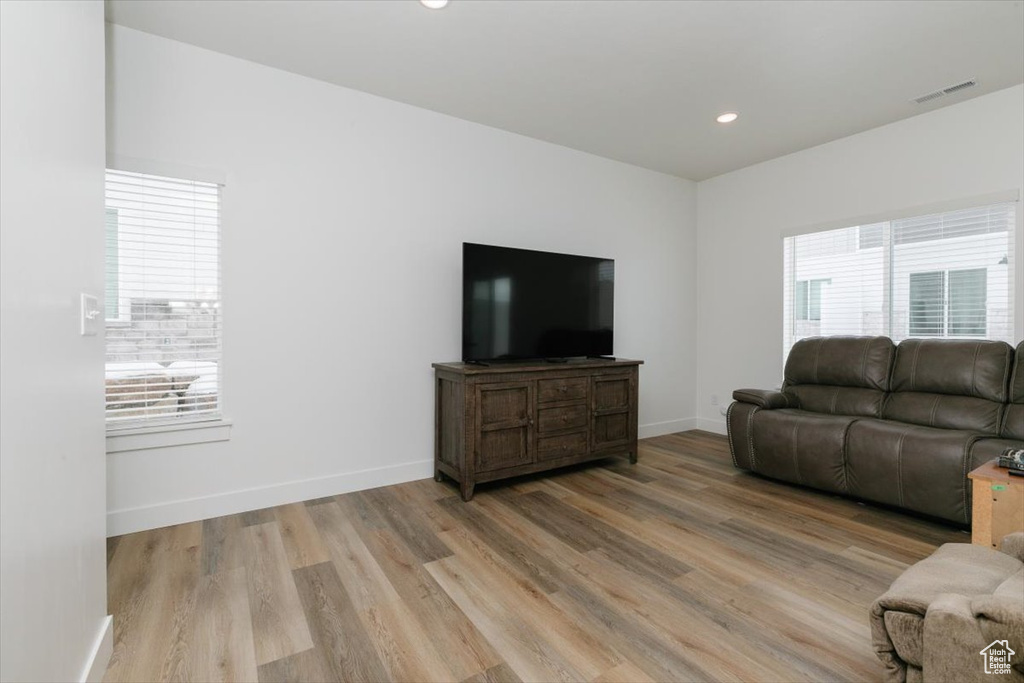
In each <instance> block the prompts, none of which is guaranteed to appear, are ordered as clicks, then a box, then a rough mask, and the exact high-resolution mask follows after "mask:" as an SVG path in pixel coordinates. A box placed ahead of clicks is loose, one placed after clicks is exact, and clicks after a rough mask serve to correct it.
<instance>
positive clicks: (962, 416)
mask: <svg viewBox="0 0 1024 683" xmlns="http://www.w3.org/2000/svg"><path fill="white" fill-rule="evenodd" d="M1012 360H1013V349H1012V348H1011V347H1010V345H1009V344H1007V343H1006V342H999V341H966V340H957V339H907V340H905V341H903V342H901V343H900V345H899V347H897V349H896V361H895V363H894V365H893V370H892V378H891V389H892V393H891V394H890V395H889V397H888V399H887V400H886V402H885V405H884V407H883V408H882V417H884V418H886V419H889V420H898V421H900V422H909V423H911V424H919V425H925V426H928V427H942V428H945V429H965V430H971V431H977V432H982V433H985V434H992V435H996V434H999V429H1000V423H1001V420H1002V417H1003V409H1004V407H1005V403H1006V398H1007V384H1008V380H1009V375H1010V369H1011V364H1012Z"/></svg>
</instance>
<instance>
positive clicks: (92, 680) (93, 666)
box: [79, 614, 114, 683]
mask: <svg viewBox="0 0 1024 683" xmlns="http://www.w3.org/2000/svg"><path fill="white" fill-rule="evenodd" d="M113 653H114V617H113V616H111V615H109V614H108V615H107V616H105V617H103V621H102V622H101V623H100V632H99V633H98V634H97V635H96V642H95V643H93V646H92V651H91V652H90V653H89V659H87V660H86V662H85V667H84V668H83V669H82V675H81V677H80V678H79V680H80V681H81V682H82V683H100V681H102V680H103V676H104V675H105V674H106V673H107V664H109V663H110V655H112V654H113Z"/></svg>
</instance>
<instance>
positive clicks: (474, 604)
mask: <svg viewBox="0 0 1024 683" xmlns="http://www.w3.org/2000/svg"><path fill="white" fill-rule="evenodd" d="M427 570H428V571H429V572H430V574H431V575H432V576H433V577H434V579H435V580H436V581H437V582H438V583H439V584H440V585H441V586H442V587H443V588H444V589H445V591H446V592H447V593H448V594H449V595H451V596H452V599H453V600H454V601H455V603H456V604H457V605H458V606H459V608H460V609H461V610H462V611H463V612H464V613H465V614H466V616H468V617H469V619H470V621H472V622H473V624H474V625H475V626H476V627H477V628H478V629H479V630H480V632H481V633H483V634H484V636H485V637H487V639H488V640H490V642H491V643H492V645H494V647H495V649H496V650H497V651H498V652H499V654H501V656H502V657H503V658H504V660H505V662H506V663H507V664H508V665H509V667H511V669H512V670H513V671H514V672H515V673H516V675H517V676H518V677H519V678H521V679H523V680H527V681H566V682H568V681H579V680H583V676H582V675H581V674H580V672H579V671H577V670H576V669H574V668H573V667H572V665H570V664H569V663H568V662H567V661H566V660H565V658H564V657H562V655H560V654H559V653H558V651H557V650H556V649H555V648H554V647H552V645H551V644H550V643H549V642H548V641H547V639H546V638H544V636H543V634H539V633H537V632H536V631H534V630H533V629H531V628H530V627H529V626H528V625H526V624H525V623H523V621H522V619H520V618H519V616H518V615H517V614H516V613H515V612H509V611H508V610H507V609H506V608H505V607H504V606H503V605H501V604H499V603H497V602H495V601H493V600H491V599H490V597H489V596H487V595H486V593H485V592H484V590H483V588H482V587H481V585H480V583H479V582H478V581H477V577H476V576H474V575H473V573H472V571H470V569H469V568H467V567H465V566H464V565H463V564H462V563H461V562H460V560H459V558H458V557H454V556H453V557H446V558H444V559H442V560H438V561H436V562H431V563H430V564H428V565H427Z"/></svg>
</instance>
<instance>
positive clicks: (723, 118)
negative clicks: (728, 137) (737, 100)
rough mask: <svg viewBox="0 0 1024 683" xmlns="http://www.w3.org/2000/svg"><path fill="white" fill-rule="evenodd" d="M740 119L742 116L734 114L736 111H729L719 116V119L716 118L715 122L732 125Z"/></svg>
mask: <svg viewBox="0 0 1024 683" xmlns="http://www.w3.org/2000/svg"><path fill="white" fill-rule="evenodd" d="M739 117H740V115H739V114H737V113H736V112H734V111H727V112H725V113H722V114H719V115H718V118H716V119H715V121H718V122H719V123H732V122H733V121H735V120H736V119H738V118H739Z"/></svg>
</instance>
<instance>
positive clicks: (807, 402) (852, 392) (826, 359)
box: [783, 337, 895, 417]
mask: <svg viewBox="0 0 1024 683" xmlns="http://www.w3.org/2000/svg"><path fill="white" fill-rule="evenodd" d="M894 355H895V346H894V345H893V343H892V340H891V339H889V338H888V337H808V338H807V339H801V340H800V341H798V342H797V343H796V344H794V345H793V348H792V350H790V352H789V358H788V359H786V380H785V383H784V384H783V391H784V392H785V393H786V394H787V395H789V396H792V397H793V398H795V399H796V401H797V405H799V406H800V408H802V409H803V410H809V411H811V412H815V413H824V414H827V415H856V416H865V417H879V416H880V415H881V411H882V404H883V401H884V398H885V392H886V391H887V390H888V388H889V371H890V369H891V366H892V362H893V356H894Z"/></svg>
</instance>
